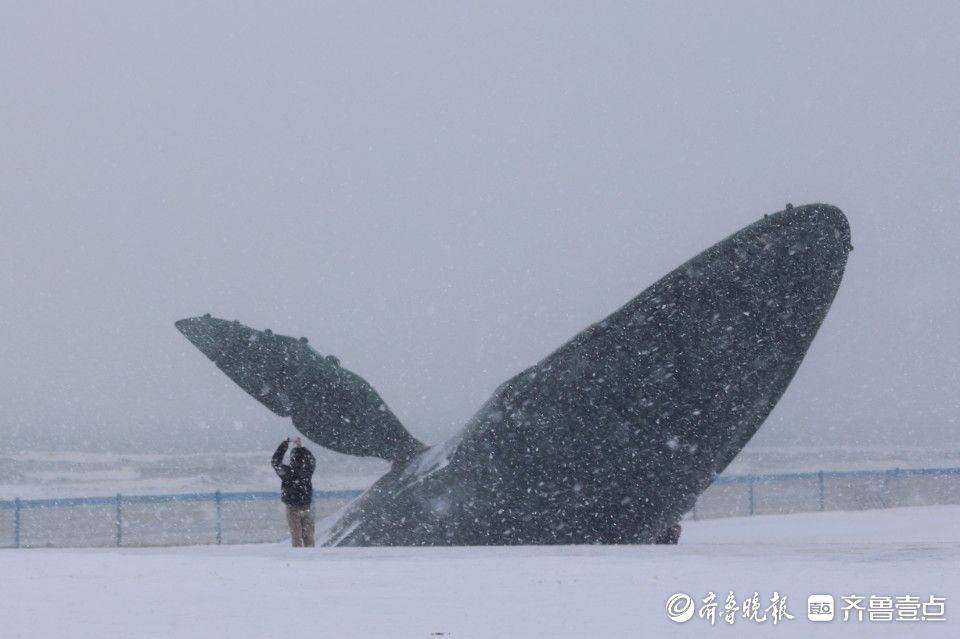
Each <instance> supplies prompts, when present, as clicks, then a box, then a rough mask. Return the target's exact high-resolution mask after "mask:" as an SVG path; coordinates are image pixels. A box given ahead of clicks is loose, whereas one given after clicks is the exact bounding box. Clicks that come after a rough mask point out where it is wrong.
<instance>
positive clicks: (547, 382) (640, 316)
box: [321, 204, 851, 546]
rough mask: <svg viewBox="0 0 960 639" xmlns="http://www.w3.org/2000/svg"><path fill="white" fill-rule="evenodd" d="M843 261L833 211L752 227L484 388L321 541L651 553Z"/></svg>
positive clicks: (820, 306)
mask: <svg viewBox="0 0 960 639" xmlns="http://www.w3.org/2000/svg"><path fill="white" fill-rule="evenodd" d="M850 248H851V246H850V229H849V226H848V224H847V220H846V218H845V217H844V215H843V213H842V212H841V211H840V210H839V209H837V208H834V207H832V206H827V205H823V204H815V205H809V206H802V207H796V208H793V207H790V208H788V210H785V211H781V212H779V213H775V214H773V215H769V216H765V217H764V218H763V219H762V220H760V221H758V222H756V223H755V224H752V225H750V226H748V227H747V228H745V229H743V230H741V231H739V232H738V233H736V234H734V235H732V236H731V237H729V238H727V239H726V240H723V241H722V242H720V243H719V244H716V245H715V246H712V247H711V248H709V249H707V250H706V251H704V252H703V253H701V254H700V255H698V256H696V257H694V258H693V259H692V260H690V261H689V262H687V263H686V264H684V265H683V266H681V267H679V268H678V269H676V270H675V271H673V272H672V273H670V274H669V275H667V276H666V277H664V278H663V279H662V280H660V281H659V282H657V283H656V284H654V285H653V286H651V287H650V288H648V289H647V290H645V291H644V292H643V293H641V294H640V295H638V296H637V297H635V298H634V299H632V300H631V301H630V302H628V303H627V304H626V305H625V306H624V307H622V308H621V309H620V310H618V311H616V312H615V313H613V314H612V315H611V316H610V317H608V318H606V319H605V320H603V321H601V322H598V323H597V324H594V325H593V326H590V327H589V328H587V329H586V330H584V331H583V332H582V333H580V334H579V335H577V336H576V337H574V338H573V339H572V340H571V341H570V342H568V343H567V344H565V345H564V346H563V347H561V348H560V349H559V350H558V351H556V352H554V353H553V354H552V355H550V356H548V357H547V358H546V359H544V360H543V361H542V362H540V363H539V364H537V365H535V366H533V367H531V368H529V369H527V370H525V371H523V372H522V373H520V374H519V375H517V376H516V377H514V378H513V379H511V380H509V381H508V382H506V383H505V384H503V385H502V386H500V388H498V389H497V391H496V392H495V393H494V396H493V397H492V398H491V399H490V400H489V401H487V403H486V404H485V405H484V406H483V407H482V408H481V409H480V410H479V411H478V412H477V414H476V415H475V416H474V417H473V419H472V420H470V422H469V423H468V424H467V425H466V426H465V427H464V429H463V430H462V431H461V432H460V433H459V434H457V435H455V436H454V437H453V438H452V439H451V440H450V441H448V442H447V443H446V444H445V445H443V446H441V447H437V448H434V449H430V450H427V451H425V452H424V453H421V454H420V455H419V456H417V457H415V458H414V459H413V460H412V462H411V463H409V464H408V465H406V466H405V467H396V468H394V469H393V470H392V471H391V472H390V473H388V474H387V475H385V476H384V477H382V478H381V479H380V480H379V481H377V482H376V483H375V484H374V485H373V486H372V487H371V488H370V489H369V490H368V491H367V492H366V493H364V494H363V495H362V496H361V497H359V498H358V499H357V500H356V501H355V502H354V503H353V504H351V505H350V506H348V507H347V509H346V510H345V512H343V513H342V514H341V515H340V517H339V518H338V519H336V520H335V521H334V522H332V523H331V524H329V525H328V529H327V530H326V531H323V533H322V538H321V541H322V543H324V544H325V545H339V546H367V545H413V546H416V545H488V544H490V545H495V544H620V543H652V542H653V541H654V540H655V539H656V538H657V536H658V534H659V533H660V532H661V531H663V530H665V529H666V528H669V527H670V526H672V525H673V524H675V523H677V522H678V521H679V520H680V518H681V517H682V516H683V515H684V513H686V512H687V511H688V510H689V509H690V508H692V507H693V504H694V502H695V501H696V498H697V497H698V496H699V495H700V494H701V493H702V492H703V491H704V490H705V489H706V488H707V487H708V486H709V485H710V484H711V482H712V481H713V480H714V478H715V477H716V475H717V474H718V473H720V472H721V471H722V470H723V469H724V468H725V467H726V466H727V464H729V463H730V462H731V461H732V460H733V458H734V457H735V456H736V455H737V454H738V453H739V452H740V450H741V449H742V448H743V447H744V445H745V444H746V443H747V441H748V440H749V439H750V438H751V437H752V436H753V434H754V433H755V432H756V431H757V429H758V428H759V427H760V425H761V424H762V423H763V421H764V419H766V417H767V415H768V414H769V413H770V411H771V410H772V409H773V407H774V405H775V404H776V403H777V401H778V400H779V399H780V397H781V395H783V392H784V391H785V390H786V388H787V385H788V384H789V383H790V380H791V379H792V378H793V375H794V373H796V371H797V368H798V367H799V365H800V362H801V360H802V359H803V356H804V354H805V353H806V352H807V348H808V347H809V346H810V343H811V341H812V340H813V338H814V335H815V334H816V332H817V329H818V328H819V327H820V324H821V322H823V319H824V317H825V316H826V314H827V310H828V309H829V308H830V304H831V302H832V301H833V298H834V295H835V294H836V292H837V288H838V287H839V285H840V280H841V277H842V275H843V271H844V267H845V265H846V261H847V254H848V251H849V249H850Z"/></svg>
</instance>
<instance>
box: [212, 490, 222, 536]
mask: <svg viewBox="0 0 960 639" xmlns="http://www.w3.org/2000/svg"><path fill="white" fill-rule="evenodd" d="M214 499H215V500H216V502H217V545H218V546H219V545H220V543H221V542H222V541H223V516H222V508H221V504H222V502H223V499H222V498H221V497H220V491H219V490H218V491H217V492H216V493H214Z"/></svg>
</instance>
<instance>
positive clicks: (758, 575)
mask: <svg viewBox="0 0 960 639" xmlns="http://www.w3.org/2000/svg"><path fill="white" fill-rule="evenodd" d="M958 567H960V507H958V506H936V507H924V508H901V509H891V510H886V511H864V512H856V513H839V512H838V513H810V514H800V515H778V516H757V517H751V518H741V519H725V520H713V521H697V522H690V523H688V524H687V525H686V528H685V532H684V537H683V539H682V542H681V544H680V545H679V546H675V547H669V546H623V547H595V546H587V547H516V548H501V547H498V548H424V549H411V548H369V549H368V548H363V549H313V550H310V549H307V550H294V549H291V548H287V547H285V546H283V545H259V546H232V547H228V546H222V547H214V546H207V547H190V548H183V547H181V548H163V549H120V550H92V549H91V550H53V549H51V550H7V551H0V637H4V638H5V639H6V638H14V637H23V638H27V639H44V638H47V637H56V638H57V639H60V638H62V637H66V636H69V637H75V638H86V637H90V638H93V637H96V638H98V639H101V638H107V637H124V638H126V637H138V638H142V637H178V638H185V637H204V638H215V637H229V638H230V639H243V638H247V637H249V638H257V639H261V638H269V637H278V636H283V635H285V634H287V633H290V632H296V633H297V634H298V635H299V634H302V635H303V636H316V637H435V636H443V637H497V638H504V637H658V638H659V637H673V636H679V637H704V636H710V635H711V634H713V633H719V634H721V635H723V636H728V637H729V636H740V635H748V636H759V635H764V636H775V637H776V636H779V637H828V636H836V637H851V636H857V637H901V636H908V635H909V636H918V637H956V636H960V613H956V612H955V609H954V607H953V606H955V605H957V604H956V602H958V601H960V574H958ZM709 591H713V592H716V593H717V594H718V596H719V598H720V602H721V608H722V607H723V600H724V598H725V597H726V595H727V593H728V592H729V591H734V593H735V595H736V597H737V599H738V601H742V599H744V598H746V597H748V596H751V595H752V594H753V592H754V591H757V592H758V593H759V595H760V597H761V598H763V599H765V600H768V599H769V598H770V597H771V596H772V594H773V592H774V591H777V592H778V593H780V594H781V595H786V596H787V610H788V612H789V613H790V614H792V615H794V616H795V619H793V620H785V621H782V622H781V623H780V624H778V625H777V626H776V627H773V624H772V621H771V620H770V619H769V618H768V619H767V621H765V622H763V623H757V622H754V621H751V620H747V619H743V618H742V617H741V618H737V619H736V621H735V623H734V625H733V626H727V624H726V623H723V622H719V621H718V623H717V625H716V627H711V625H710V624H709V622H708V621H707V620H705V619H700V618H698V617H697V616H695V617H694V618H693V619H691V620H690V621H688V622H686V623H674V622H672V621H670V620H668V618H667V616H666V611H665V606H664V604H665V602H666V600H667V598H668V597H670V596H671V595H672V594H674V593H678V592H683V593H687V594H689V595H691V596H693V597H695V598H697V599H700V598H703V597H705V596H707V594H708V592H709ZM810 594H833V595H835V596H838V597H839V596H842V595H852V594H857V595H864V596H866V597H869V596H870V595H878V596H891V597H895V596H903V595H916V596H919V597H920V598H922V599H926V598H928V597H929V596H930V595H935V596H942V597H946V599H947V605H946V618H947V621H946V622H943V623H935V622H931V621H927V622H918V623H909V622H896V621H894V622H882V621H872V622H871V621H868V620H865V621H862V622H856V621H846V622H844V621H842V619H840V618H838V619H835V620H834V621H832V622H824V623H814V622H811V621H808V620H807V619H806V598H807V596H808V595H810ZM767 603H768V602H767V601H764V603H763V606H764V607H765V606H766V605H767ZM298 627H302V629H300V630H298Z"/></svg>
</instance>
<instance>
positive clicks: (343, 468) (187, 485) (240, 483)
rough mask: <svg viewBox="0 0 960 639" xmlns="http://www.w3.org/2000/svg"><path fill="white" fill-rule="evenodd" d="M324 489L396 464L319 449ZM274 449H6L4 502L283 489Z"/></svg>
mask: <svg viewBox="0 0 960 639" xmlns="http://www.w3.org/2000/svg"><path fill="white" fill-rule="evenodd" d="M313 450H314V452H315V453H316V454H317V461H318V463H317V472H316V475H315V476H314V486H315V488H316V489H317V490H341V489H362V488H366V487H367V486H369V485H370V484H371V483H373V482H374V481H375V480H376V479H377V477H379V476H380V475H382V474H383V473H385V472H386V471H387V470H388V469H389V466H388V464H387V463H386V462H382V461H379V460H365V459H358V458H352V457H347V456H344V455H338V454H336V453H332V452H329V451H323V450H319V451H318V450H317V449H316V447H314V448H313ZM272 452H273V451H272V450H261V451H250V452H229V453H227V452H219V451H209V452H201V453H189V454H151V453H113V452H99V453H90V452H71V451H40V450H9V449H6V450H5V449H0V499H13V498H15V497H20V498H23V499H39V498H47V497H82V496H99V495H113V494H116V493H122V494H127V495H145V494H160V493H186V492H212V491H215V490H221V491H246V490H277V489H278V487H279V481H278V479H277V477H276V475H274V473H273V469H272V468H271V467H270V456H271V454H272ZM922 467H960V445H942V446H939V447H936V448H934V447H895V446H889V445H883V446H880V445H878V446H857V447H853V446H822V447H821V446H781V447H771V446H748V447H747V448H746V449H744V450H743V452H742V453H741V454H740V456H739V457H737V459H736V460H734V462H733V463H732V464H731V465H730V466H729V467H728V468H727V470H726V471H725V473H724V474H726V475H739V474H749V473H771V472H803V471H816V470H866V469H888V468H922Z"/></svg>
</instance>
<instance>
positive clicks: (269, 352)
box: [176, 315, 426, 463]
mask: <svg viewBox="0 0 960 639" xmlns="http://www.w3.org/2000/svg"><path fill="white" fill-rule="evenodd" d="M176 327H177V330H179V331H180V332H181V333H183V335H184V336H185V337H186V338H187V339H189V340H190V342H191V343H193V345H194V346H196V347H197V348H198V349H200V351H201V352H202V353H203V354H204V355H206V356H207V357H208V358H210V360H212V361H213V363H214V364H216V365H217V368H219V369H220V370H222V371H223V372H224V373H226V374H227V375H228V376H229V377H230V379H232V380H233V381H234V382H236V383H237V385H238V386H240V387H241V388H242V389H243V390H245V391H247V393H249V394H250V395H251V396H252V397H254V398H256V399H257V401H259V402H260V403H262V404H263V405H264V406H266V407H267V408H269V409H270V410H272V411H273V412H274V413H276V414H277V415H280V416H282V417H290V418H292V419H293V425H294V426H296V427H297V430H299V431H300V432H301V433H303V434H304V435H306V436H307V438H309V439H311V440H312V441H314V442H316V443H318V444H320V445H321V446H325V447H327V448H330V449H331V450H335V451H337V452H341V453H346V454H349V455H359V456H362V457H363V456H370V457H382V458H383V459H387V460H390V461H393V462H395V463H396V462H403V461H405V460H408V459H410V457H412V456H413V455H415V454H416V453H418V452H420V451H422V450H424V449H425V448H426V447H425V446H424V445H423V444H421V443H420V442H419V441H417V440H416V439H414V437H413V436H412V435H410V433H408V432H407V430H406V429H405V428H404V427H403V425H402V424H401V423H400V420H398V419H397V418H396V416H395V415H394V414H393V412H391V411H390V409H389V408H388V407H387V404H386V402H384V401H383V399H381V397H380V395H379V394H377V391H375V390H374V389H373V388H372V387H371V386H370V384H368V383H367V382H366V380H364V379H363V378H362V377H360V376H359V375H357V374H355V373H352V372H350V371H348V370H347V369H345V368H343V367H342V366H340V362H339V361H338V360H337V358H336V357H333V356H330V355H327V356H322V355H320V354H319V353H317V352H316V351H315V350H313V349H312V348H311V347H310V346H309V345H308V344H307V339H306V338H303V337H301V338H300V339H297V338H294V337H288V336H286V335H276V334H274V333H273V332H272V331H270V330H269V329H268V330H264V331H258V330H255V329H252V328H250V327H248V326H244V325H243V324H241V323H240V322H231V321H229V320H223V319H218V318H216V317H211V316H210V315H204V316H203V317H191V318H188V319H182V320H180V321H178V322H177V323H176Z"/></svg>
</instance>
